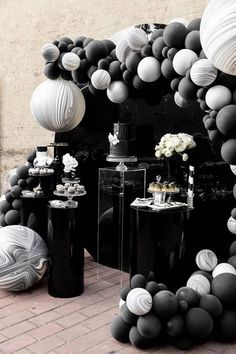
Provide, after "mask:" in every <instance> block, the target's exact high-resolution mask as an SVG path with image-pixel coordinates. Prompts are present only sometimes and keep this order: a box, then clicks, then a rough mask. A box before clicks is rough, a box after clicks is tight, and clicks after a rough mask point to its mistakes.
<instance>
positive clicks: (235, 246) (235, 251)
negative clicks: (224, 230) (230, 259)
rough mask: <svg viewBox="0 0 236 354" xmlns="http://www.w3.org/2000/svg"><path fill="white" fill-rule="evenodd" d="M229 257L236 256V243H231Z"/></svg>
mask: <svg viewBox="0 0 236 354" xmlns="http://www.w3.org/2000/svg"><path fill="white" fill-rule="evenodd" d="M229 254H230V256H234V255H236V241H233V242H232V243H231V245H230V247H229Z"/></svg>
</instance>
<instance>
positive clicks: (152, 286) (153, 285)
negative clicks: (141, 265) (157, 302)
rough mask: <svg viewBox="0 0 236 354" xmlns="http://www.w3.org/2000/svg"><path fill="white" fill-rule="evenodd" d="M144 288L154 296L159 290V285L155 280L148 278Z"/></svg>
mask: <svg viewBox="0 0 236 354" xmlns="http://www.w3.org/2000/svg"><path fill="white" fill-rule="evenodd" d="M145 289H146V290H147V291H148V292H149V293H150V294H151V295H152V296H154V295H155V294H156V293H158V291H160V287H159V285H158V284H157V282H155V281H154V280H150V281H148V282H147V284H146V286H145Z"/></svg>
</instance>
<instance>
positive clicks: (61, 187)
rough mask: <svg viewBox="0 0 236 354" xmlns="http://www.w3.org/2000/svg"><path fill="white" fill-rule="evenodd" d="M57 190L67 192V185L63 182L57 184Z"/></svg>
mask: <svg viewBox="0 0 236 354" xmlns="http://www.w3.org/2000/svg"><path fill="white" fill-rule="evenodd" d="M56 190H57V192H58V193H64V192H65V187H64V186H63V184H57V186H56Z"/></svg>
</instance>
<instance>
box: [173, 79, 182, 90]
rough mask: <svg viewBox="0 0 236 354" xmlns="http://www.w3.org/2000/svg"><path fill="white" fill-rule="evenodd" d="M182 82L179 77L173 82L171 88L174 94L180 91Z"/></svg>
mask: <svg viewBox="0 0 236 354" xmlns="http://www.w3.org/2000/svg"><path fill="white" fill-rule="evenodd" d="M180 80H181V78H179V77H176V78H174V79H173V80H171V83H170V87H171V89H172V90H173V91H174V92H176V91H178V86H179V83H180Z"/></svg>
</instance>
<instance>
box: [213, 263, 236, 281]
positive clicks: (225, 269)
mask: <svg viewBox="0 0 236 354" xmlns="http://www.w3.org/2000/svg"><path fill="white" fill-rule="evenodd" d="M223 273H231V274H234V275H236V269H235V268H234V267H233V266H232V265H231V264H229V263H219V264H218V265H217V266H216V267H215V269H214V270H213V272H212V276H213V278H215V277H217V275H220V274H223Z"/></svg>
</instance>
